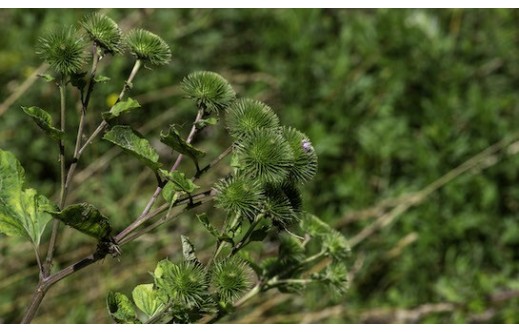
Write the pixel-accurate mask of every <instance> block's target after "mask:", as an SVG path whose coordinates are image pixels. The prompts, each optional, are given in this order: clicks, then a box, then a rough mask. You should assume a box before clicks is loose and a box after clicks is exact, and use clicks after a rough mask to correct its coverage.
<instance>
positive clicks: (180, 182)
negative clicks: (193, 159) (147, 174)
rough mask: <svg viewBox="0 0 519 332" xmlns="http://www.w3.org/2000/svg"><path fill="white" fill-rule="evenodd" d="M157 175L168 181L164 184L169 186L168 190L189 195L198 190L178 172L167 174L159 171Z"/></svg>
mask: <svg viewBox="0 0 519 332" xmlns="http://www.w3.org/2000/svg"><path fill="white" fill-rule="evenodd" d="M159 173H160V174H161V175H162V176H163V177H165V178H166V180H168V183H167V184H166V186H169V189H168V190H172V191H176V192H185V193H186V194H191V193H192V192H193V191H195V190H196V189H198V188H200V187H199V186H197V185H196V184H195V183H194V182H193V181H192V180H190V179H188V178H186V175H185V174H184V173H182V172H180V171H173V172H168V171H165V170H162V169H161V170H159Z"/></svg>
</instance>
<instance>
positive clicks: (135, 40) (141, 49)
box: [125, 29, 171, 65]
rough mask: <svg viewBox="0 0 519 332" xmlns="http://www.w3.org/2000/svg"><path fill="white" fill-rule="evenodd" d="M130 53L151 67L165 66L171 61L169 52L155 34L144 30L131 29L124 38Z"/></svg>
mask: <svg viewBox="0 0 519 332" xmlns="http://www.w3.org/2000/svg"><path fill="white" fill-rule="evenodd" d="M125 41H126V45H127V46H128V49H129V51H130V53H131V54H132V55H133V56H135V57H136V58H137V59H139V60H142V61H144V62H149V63H151V64H152V65H165V64H167V63H168V62H169V61H170V60H171V50H170V48H169V46H168V44H166V42H165V41H164V40H163V39H162V38H160V37H159V36H157V35H156V34H154V33H152V32H149V31H147V30H144V29H133V30H130V32H128V34H127V35H126V38H125Z"/></svg>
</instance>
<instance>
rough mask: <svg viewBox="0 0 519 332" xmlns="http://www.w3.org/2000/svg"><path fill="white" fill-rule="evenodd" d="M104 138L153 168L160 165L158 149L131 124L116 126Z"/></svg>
mask: <svg viewBox="0 0 519 332" xmlns="http://www.w3.org/2000/svg"><path fill="white" fill-rule="evenodd" d="M103 139H105V140H107V141H110V142H112V143H114V144H115V145H118V146H119V147H121V148H122V149H123V150H124V151H126V152H128V153H129V154H131V155H133V156H135V157H137V158H138V159H139V160H141V161H142V162H144V163H145V164H146V165H147V166H148V167H150V168H151V169H153V170H157V169H158V168H159V167H160V164H159V163H158V160H159V154H158V153H157V151H155V149H154V148H153V147H152V146H151V144H150V142H149V141H148V140H147V139H145V138H144V137H143V136H142V135H141V134H140V133H138V132H137V131H135V130H133V129H132V128H130V127H129V126H115V127H113V128H112V129H110V131H108V132H107V133H106V134H105V135H104V136H103Z"/></svg>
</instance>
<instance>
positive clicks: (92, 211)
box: [49, 203, 112, 241]
mask: <svg viewBox="0 0 519 332" xmlns="http://www.w3.org/2000/svg"><path fill="white" fill-rule="evenodd" d="M49 213H50V214H52V215H53V216H54V217H56V218H57V219H59V220H61V221H63V222H64V223H65V224H66V225H68V226H70V227H72V228H74V229H77V230H78V231H80V232H81V233H84V234H86V235H89V236H91V237H94V238H96V239H98V240H100V241H101V240H108V239H109V238H110V233H111V232H112V228H111V227H110V224H109V223H108V218H106V217H105V216H103V215H102V214H101V212H99V210H98V209H97V208H96V207H95V206H93V205H92V204H88V203H80V204H73V205H69V206H67V207H66V208H65V209H63V210H62V211H61V212H49Z"/></svg>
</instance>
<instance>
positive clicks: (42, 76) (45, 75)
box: [38, 74, 56, 82]
mask: <svg viewBox="0 0 519 332" xmlns="http://www.w3.org/2000/svg"><path fill="white" fill-rule="evenodd" d="M38 77H39V78H42V79H44V80H45V81H47V82H54V81H55V80H56V78H55V77H54V76H52V75H49V74H38Z"/></svg>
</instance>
